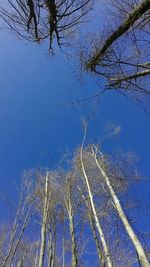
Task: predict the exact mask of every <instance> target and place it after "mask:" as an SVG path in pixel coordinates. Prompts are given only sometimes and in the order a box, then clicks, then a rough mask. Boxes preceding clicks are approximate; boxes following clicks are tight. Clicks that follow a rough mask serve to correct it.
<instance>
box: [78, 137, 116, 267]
mask: <svg viewBox="0 0 150 267" xmlns="http://www.w3.org/2000/svg"><path fill="white" fill-rule="evenodd" d="M85 134H86V133H85ZM84 140H85V136H84V139H83V143H82V146H81V149H80V160H81V167H82V172H83V176H84V181H85V183H86V186H87V190H88V194H89V199H90V205H91V210H92V213H93V216H94V220H95V224H96V227H97V230H98V233H99V237H100V240H101V242H102V247H103V251H104V256H105V262H106V264H107V267H112V266H113V264H112V261H111V256H110V253H109V249H108V246H107V242H106V240H105V236H104V233H103V230H102V227H101V224H100V222H99V219H98V216H97V212H96V208H95V205H94V201H93V195H92V192H91V188H90V184H89V179H88V176H87V174H86V171H85V167H84V162H83V144H84Z"/></svg>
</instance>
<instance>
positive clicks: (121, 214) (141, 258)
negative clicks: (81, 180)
mask: <svg viewBox="0 0 150 267" xmlns="http://www.w3.org/2000/svg"><path fill="white" fill-rule="evenodd" d="M92 155H94V159H95V162H96V165H97V167H98V169H99V170H100V173H101V174H102V176H103V177H104V181H105V183H106V185H107V187H108V189H109V192H110V195H111V197H112V200H113V203H114V206H115V209H116V211H117V213H118V215H119V217H120V219H121V221H122V223H123V224H124V227H125V229H126V231H127V234H128V236H129V237H130V240H131V241H132V243H133V245H134V247H135V249H136V252H137V255H138V260H139V263H140V265H141V267H149V266H150V264H149V261H148V259H147V257H146V254H145V252H144V249H143V247H142V245H141V243H140V241H139V239H138V237H137V235H136V234H135V233H134V231H133V229H132V227H131V225H130V223H129V221H128V219H127V217H126V215H125V213H124V211H123V209H122V207H121V204H120V201H119V199H118V197H117V195H116V193H115V191H114V189H113V187H112V185H111V182H110V179H109V177H108V176H107V174H106V172H105V170H104V168H103V166H102V165H101V164H100V163H99V161H98V159H97V156H96V154H95V153H92Z"/></svg>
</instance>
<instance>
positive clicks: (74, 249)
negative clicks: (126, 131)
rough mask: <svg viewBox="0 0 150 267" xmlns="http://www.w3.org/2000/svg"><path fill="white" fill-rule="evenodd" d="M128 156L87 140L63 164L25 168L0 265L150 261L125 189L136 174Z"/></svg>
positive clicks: (109, 265)
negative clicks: (117, 155) (118, 158)
mask: <svg viewBox="0 0 150 267" xmlns="http://www.w3.org/2000/svg"><path fill="white" fill-rule="evenodd" d="M128 158H129V157H128V155H127V154H126V155H125V157H124V162H128V161H129V160H128ZM124 162H123V163H121V162H120V163H119V162H118V163H117V164H116V162H115V159H114V160H111V159H110V158H108V157H107V156H106V155H103V154H102V152H101V151H100V148H99V147H98V146H97V145H94V144H90V145H88V146H87V147H84V142H83V144H82V146H81V147H80V148H78V149H77V150H76V152H75V153H74V156H73V158H72V159H69V160H67V161H66V163H64V164H63V166H58V168H57V169H55V170H54V169H53V170H52V169H51V170H48V169H44V170H29V171H26V172H24V175H23V181H22V185H21V195H20V200H19V203H18V207H17V210H15V216H14V220H13V223H12V224H11V226H7V227H6V226H5V228H4V229H1V232H2V234H1V243H0V266H3V267H5V266H17V267H21V266H22V267H24V266H31V267H32V266H37V267H43V266H48V267H54V266H63V267H65V266H72V267H77V266H91V265H89V264H92V266H101V267H120V266H122V267H128V266H131V267H132V266H134V264H135V266H141V267H148V266H150V265H149V251H148V248H147V247H146V245H145V243H143V240H140V239H139V236H138V234H137V232H135V231H134V225H133V224H132V221H131V218H130V220H129V218H128V216H127V215H128V209H127V208H126V205H125V195H126V194H127V192H128V188H129V187H130V184H132V183H133V182H136V181H137V174H136V175H135V173H134V171H132V173H131V172H130V171H129V169H130V166H128V167H127V166H125V165H124ZM130 164H132V163H131V162H130ZM130 164H129V165H130ZM123 166H124V167H123ZM129 174H130V176H132V179H131V177H130V176H129ZM88 253H91V254H92V253H93V256H92V259H93V261H92V262H91V263H90V261H89V263H86V260H87V257H89V256H88Z"/></svg>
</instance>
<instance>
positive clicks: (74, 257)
mask: <svg viewBox="0 0 150 267" xmlns="http://www.w3.org/2000/svg"><path fill="white" fill-rule="evenodd" d="M68 216H69V228H70V235H71V250H72V267H77V264H78V258H77V247H76V239H75V232H74V222H73V212H72V205H71V199H70V197H69V198H68Z"/></svg>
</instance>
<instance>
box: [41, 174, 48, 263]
mask: <svg viewBox="0 0 150 267" xmlns="http://www.w3.org/2000/svg"><path fill="white" fill-rule="evenodd" d="M48 203H49V192H48V173H47V174H46V177H45V193H44V207H43V218H42V227H41V244H40V255H39V265H38V267H43V266H44V254H45V244H46V225H47V216H48Z"/></svg>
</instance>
